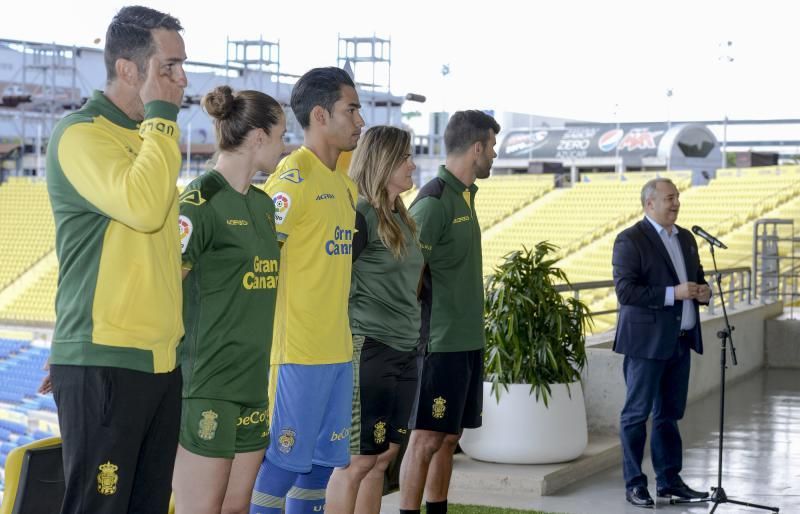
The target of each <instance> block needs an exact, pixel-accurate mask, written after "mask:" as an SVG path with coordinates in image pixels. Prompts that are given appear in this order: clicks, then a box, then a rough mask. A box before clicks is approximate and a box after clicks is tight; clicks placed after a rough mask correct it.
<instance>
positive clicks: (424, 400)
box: [409, 350, 483, 434]
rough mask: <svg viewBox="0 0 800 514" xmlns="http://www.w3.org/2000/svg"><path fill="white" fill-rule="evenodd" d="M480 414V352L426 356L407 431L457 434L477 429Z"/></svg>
mask: <svg viewBox="0 0 800 514" xmlns="http://www.w3.org/2000/svg"><path fill="white" fill-rule="evenodd" d="M482 413H483V350H472V351H468V352H433V353H429V354H428V355H426V356H425V358H424V364H423V365H422V378H421V379H420V382H419V391H418V393H417V401H416V403H415V405H414V408H413V409H412V416H411V421H410V424H409V427H410V428H412V429H418V430H432V431H434V432H443V433H445V434H460V433H461V431H462V430H463V429H464V428H478V427H479V426H481V415H482Z"/></svg>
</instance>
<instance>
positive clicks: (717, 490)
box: [669, 238, 780, 514]
mask: <svg viewBox="0 0 800 514" xmlns="http://www.w3.org/2000/svg"><path fill="white" fill-rule="evenodd" d="M704 239H705V238H704ZM709 247H710V248H711V260H712V261H713V262H714V274H715V277H716V282H717V293H718V294H719V301H720V303H721V304H722V317H723V319H724V320H725V328H724V329H722V330H719V331H718V332H717V338H719V340H720V343H721V346H720V350H721V352H720V361H719V367H720V376H721V384H720V395H719V461H718V462H717V487H712V488H711V495H710V496H709V497H707V498H691V499H683V498H679V499H670V501H669V503H670V505H676V504H681V503H700V502H714V508H712V509H711V514H713V513H714V511H716V510H717V507H719V505H720V503H733V504H736V505H743V506H745V507H753V508H755V509H763V510H769V511H772V512H780V509H779V508H778V507H768V506H766V505H758V504H755V503H748V502H743V501H739V500H734V499H732V498H728V495H727V494H726V493H725V489H723V488H722V442H723V433H724V430H725V368H726V364H727V362H726V361H727V347H728V341H730V346H731V361H732V362H733V365H734V366H736V365H737V364H738V363H737V362H736V348H734V346H733V334H732V332H733V329H734V327H732V326H731V324H730V320H729V319H728V311H727V310H726V308H725V295H724V294H722V277H721V276H720V274H719V270H718V269H717V258H716V256H715V255H714V245H713V244H711V242H709ZM698 322H699V320H698Z"/></svg>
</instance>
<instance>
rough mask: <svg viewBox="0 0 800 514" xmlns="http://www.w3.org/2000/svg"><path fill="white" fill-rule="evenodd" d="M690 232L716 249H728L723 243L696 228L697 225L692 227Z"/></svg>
mask: <svg viewBox="0 0 800 514" xmlns="http://www.w3.org/2000/svg"><path fill="white" fill-rule="evenodd" d="M692 232H694V233H695V234H697V235H698V236H700V237H702V238H703V239H705V240H706V241H707V242H708V244H710V245H712V246H716V247H717V248H722V249H723V250H727V249H728V247H727V246H725V243H723V242H722V241H720V240H719V239H717V238H716V237H714V236H712V235H711V234H709V233H708V232H706V231H705V230H703V229H702V228H700V227H698V226H697V225H694V226H693V227H692Z"/></svg>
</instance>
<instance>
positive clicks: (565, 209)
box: [483, 176, 688, 274]
mask: <svg viewBox="0 0 800 514" xmlns="http://www.w3.org/2000/svg"><path fill="white" fill-rule="evenodd" d="M609 178H610V179H607V180H598V181H590V182H586V183H583V182H582V183H579V184H576V185H575V186H574V187H572V188H568V189H557V190H553V191H552V192H550V193H548V194H546V195H544V197H543V198H542V199H541V200H540V201H537V202H535V203H533V204H532V205H531V206H530V207H529V208H528V209H526V210H525V211H524V212H521V213H519V214H518V215H516V216H515V218H514V219H512V220H509V222H508V223H507V224H504V226H503V227H502V229H503V230H501V231H496V232H495V233H493V234H490V235H486V236H485V237H484V239H483V271H484V274H489V273H491V270H492V269H493V268H494V266H496V265H497V264H499V263H500V262H501V260H502V257H503V256H504V255H506V254H507V253H509V252H511V251H514V250H517V249H519V248H521V247H522V246H523V245H524V246H526V247H529V248H530V247H533V246H534V245H535V244H536V243H537V242H539V241H550V242H551V243H553V244H555V245H556V246H558V247H560V249H561V255H569V254H571V253H573V252H575V251H577V250H578V249H580V248H581V247H584V246H586V245H588V244H590V243H591V242H593V241H595V240H597V239H599V238H601V237H602V236H603V235H605V234H607V233H609V232H610V231H612V230H614V229H616V228H618V227H620V226H622V225H623V224H625V223H627V222H628V221H630V220H631V219H633V218H635V217H636V216H638V215H640V214H641V203H640V201H639V191H640V189H641V187H642V182H641V181H640V180H627V181H619V180H613V179H614V177H613V176H610V177H609ZM678 185H679V188H680V189H684V188H686V187H687V186H688V181H685V180H684V181H682V182H679V183H678Z"/></svg>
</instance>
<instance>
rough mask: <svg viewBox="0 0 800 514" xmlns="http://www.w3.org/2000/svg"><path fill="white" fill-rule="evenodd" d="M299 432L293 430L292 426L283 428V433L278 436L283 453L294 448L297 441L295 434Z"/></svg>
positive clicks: (279, 446)
mask: <svg viewBox="0 0 800 514" xmlns="http://www.w3.org/2000/svg"><path fill="white" fill-rule="evenodd" d="M296 435H297V432H295V431H294V430H292V429H291V428H284V429H283V430H281V435H280V436H279V437H278V449H279V450H280V451H281V452H282V453H289V452H290V451H292V448H294V443H295V441H296V439H295V436H296Z"/></svg>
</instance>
